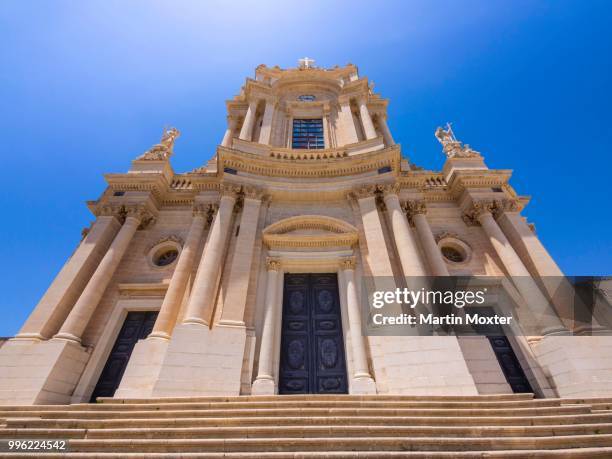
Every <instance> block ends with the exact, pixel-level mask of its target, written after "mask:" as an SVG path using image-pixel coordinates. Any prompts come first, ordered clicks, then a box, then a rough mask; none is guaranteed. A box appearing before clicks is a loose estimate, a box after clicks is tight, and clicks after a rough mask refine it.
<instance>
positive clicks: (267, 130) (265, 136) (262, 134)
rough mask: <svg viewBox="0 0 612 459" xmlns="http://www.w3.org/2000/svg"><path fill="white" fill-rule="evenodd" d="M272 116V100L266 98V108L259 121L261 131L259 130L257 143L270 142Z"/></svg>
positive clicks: (266, 143) (267, 143)
mask: <svg viewBox="0 0 612 459" xmlns="http://www.w3.org/2000/svg"><path fill="white" fill-rule="evenodd" d="M273 117H274V101H272V100H266V108H265V109H264V114H263V120H262V123H261V131H259V143H263V144H265V145H269V144H270V136H271V135H272V119H273Z"/></svg>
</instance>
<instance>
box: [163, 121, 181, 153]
mask: <svg viewBox="0 0 612 459" xmlns="http://www.w3.org/2000/svg"><path fill="white" fill-rule="evenodd" d="M180 135H181V133H180V131H179V130H178V129H177V128H174V127H171V128H164V133H163V134H162V138H161V142H159V143H160V144H161V145H163V146H165V147H166V148H168V149H169V150H172V147H173V146H174V141H175V140H176V139H177V138H178V137H179V136H180Z"/></svg>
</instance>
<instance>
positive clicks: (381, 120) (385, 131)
mask: <svg viewBox="0 0 612 459" xmlns="http://www.w3.org/2000/svg"><path fill="white" fill-rule="evenodd" d="M378 126H380V130H381V131H382V135H383V138H384V139H385V145H387V146H388V147H389V146H391V145H395V140H393V136H392V135H391V131H390V130H389V126H388V125H387V117H386V116H385V115H379V116H378Z"/></svg>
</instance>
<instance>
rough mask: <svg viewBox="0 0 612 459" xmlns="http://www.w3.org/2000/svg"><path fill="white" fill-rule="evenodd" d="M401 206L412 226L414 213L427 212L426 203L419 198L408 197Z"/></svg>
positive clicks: (422, 213) (421, 213)
mask: <svg viewBox="0 0 612 459" xmlns="http://www.w3.org/2000/svg"><path fill="white" fill-rule="evenodd" d="M402 207H403V209H404V212H405V213H406V217H407V218H408V221H409V222H410V224H411V225H412V226H414V222H413V218H414V216H415V215H425V214H426V213H427V204H425V201H423V200H421V199H409V200H408V201H406V202H405V203H404V205H403V206H402Z"/></svg>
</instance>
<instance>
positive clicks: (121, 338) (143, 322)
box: [90, 311, 157, 402]
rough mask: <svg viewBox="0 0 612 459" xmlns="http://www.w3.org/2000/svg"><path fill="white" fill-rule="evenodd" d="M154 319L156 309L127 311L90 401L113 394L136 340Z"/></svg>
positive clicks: (145, 331)
mask: <svg viewBox="0 0 612 459" xmlns="http://www.w3.org/2000/svg"><path fill="white" fill-rule="evenodd" d="M155 319H157V311H132V312H128V315H127V317H126V318H125V322H123V326H122V327H121V331H119V335H118V336H117V341H115V345H114V346H113V349H112V350H111V353H110V355H109V356H108V360H107V361H106V365H105V366H104V369H103V370H102V373H101V374H100V379H98V384H96V388H95V389H94V391H93V394H92V395H91V400H90V401H91V402H95V401H96V398H97V397H112V396H113V395H114V394H115V391H116V390H117V388H118V387H119V383H120V382H121V378H122V377H123V373H124V372H125V368H126V367H127V364H128V361H129V360H130V356H131V355H132V351H133V350H134V346H135V345H136V342H137V341H138V340H139V339H143V338H146V337H147V336H149V334H150V333H151V331H152V330H153V325H154V324H155Z"/></svg>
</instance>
